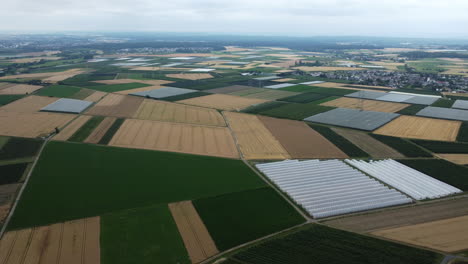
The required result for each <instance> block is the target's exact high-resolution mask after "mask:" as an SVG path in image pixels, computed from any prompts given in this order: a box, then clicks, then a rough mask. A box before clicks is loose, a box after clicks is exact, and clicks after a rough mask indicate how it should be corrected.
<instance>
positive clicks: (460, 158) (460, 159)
mask: <svg viewBox="0 0 468 264" xmlns="http://www.w3.org/2000/svg"><path fill="white" fill-rule="evenodd" d="M437 156H438V157H440V158H442V159H445V160H448V161H450V162H452V163H455V164H458V165H468V154H437Z"/></svg>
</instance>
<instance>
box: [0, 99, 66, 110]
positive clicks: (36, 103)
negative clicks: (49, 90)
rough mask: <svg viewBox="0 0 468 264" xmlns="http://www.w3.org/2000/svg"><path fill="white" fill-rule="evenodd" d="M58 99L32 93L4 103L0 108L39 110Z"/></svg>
mask: <svg viewBox="0 0 468 264" xmlns="http://www.w3.org/2000/svg"><path fill="white" fill-rule="evenodd" d="M57 100H58V98H52V97H44V96H35V95H31V96H27V97H24V98H21V99H19V100H16V101H14V102H12V103H10V104H7V105H4V106H2V107H0V110H5V111H11V112H22V113H31V112H37V111H39V110H41V109H42V108H43V107H46V106H47V105H49V104H51V103H53V102H55V101H57Z"/></svg>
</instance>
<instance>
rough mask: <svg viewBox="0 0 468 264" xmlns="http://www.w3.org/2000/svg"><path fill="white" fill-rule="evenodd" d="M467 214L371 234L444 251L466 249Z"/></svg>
mask: <svg viewBox="0 0 468 264" xmlns="http://www.w3.org/2000/svg"><path fill="white" fill-rule="evenodd" d="M467 225H468V216H460V217H455V218H449V219H445V220H439V221H434V222H427V223H423V224H417V225H410V226H404V227H398V228H392V229H386V230H381V231H375V232H373V233H372V234H373V235H376V236H381V237H385V238H389V239H392V240H396V241H403V242H405V243H408V244H415V245H419V246H423V247H426V248H433V249H437V250H441V251H445V252H456V251H462V250H466V249H468V233H467V230H466V226H467Z"/></svg>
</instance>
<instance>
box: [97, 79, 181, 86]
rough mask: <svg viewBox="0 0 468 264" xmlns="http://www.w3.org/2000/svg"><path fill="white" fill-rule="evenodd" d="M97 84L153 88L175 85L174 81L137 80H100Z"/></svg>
mask: <svg viewBox="0 0 468 264" xmlns="http://www.w3.org/2000/svg"><path fill="white" fill-rule="evenodd" d="M94 82H96V83H102V84H124V83H144V84H149V85H153V86H161V85H165V84H168V83H173V81H166V80H136V79H115V80H100V81H94Z"/></svg>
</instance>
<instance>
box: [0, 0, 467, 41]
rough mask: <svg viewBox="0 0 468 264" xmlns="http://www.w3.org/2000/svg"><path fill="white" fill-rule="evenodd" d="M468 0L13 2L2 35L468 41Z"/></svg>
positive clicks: (0, 18)
mask: <svg viewBox="0 0 468 264" xmlns="http://www.w3.org/2000/svg"><path fill="white" fill-rule="evenodd" d="M467 11H468V1H466V0H447V1H440V0H274V1H271V0H270V1H267V0H237V1H226V0H196V1H193V0H171V1H163V0H80V1H71V0H14V1H4V2H3V3H2V8H1V9H0V31H3V32H21V33H22V32H38V31H49V32H50V31H124V32H140V31H148V32H204V33H230V34H264V35H290V36H316V35H323V36H350V35H354V36H384V37H385V36H393V37H430V38H438V37H441V38H442V37H446V38H468V31H467V30H466V27H467V26H468V16H467V15H466V13H467Z"/></svg>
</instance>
